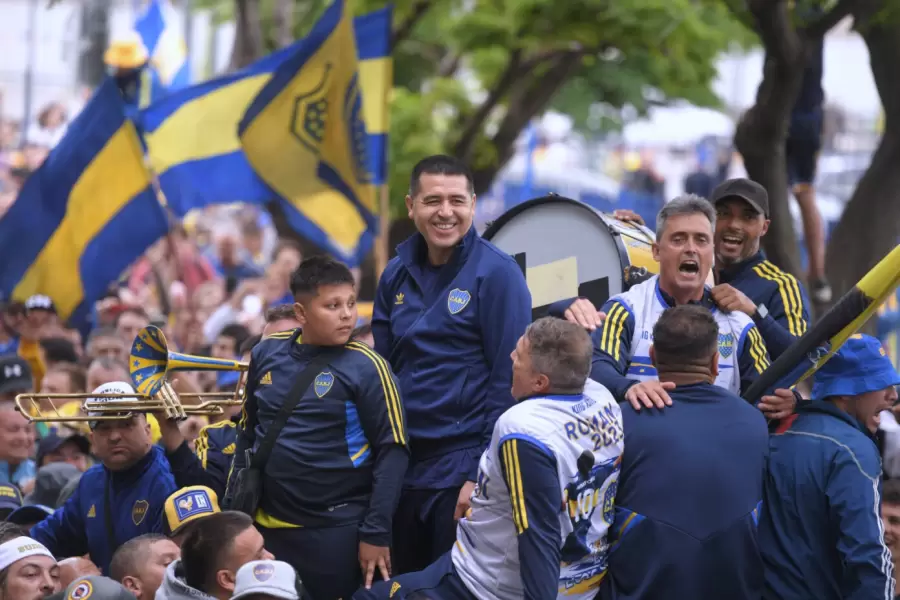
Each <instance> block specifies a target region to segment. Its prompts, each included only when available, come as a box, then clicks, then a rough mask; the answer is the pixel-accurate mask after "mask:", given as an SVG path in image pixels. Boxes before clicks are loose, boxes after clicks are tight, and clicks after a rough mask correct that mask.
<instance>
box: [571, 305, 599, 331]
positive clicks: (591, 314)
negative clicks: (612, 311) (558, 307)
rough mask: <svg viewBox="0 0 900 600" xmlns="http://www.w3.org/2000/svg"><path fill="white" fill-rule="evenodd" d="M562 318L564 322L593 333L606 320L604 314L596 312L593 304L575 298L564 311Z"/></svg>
mask: <svg viewBox="0 0 900 600" xmlns="http://www.w3.org/2000/svg"><path fill="white" fill-rule="evenodd" d="M564 316H565V317H566V321H571V322H572V323H575V324H576V325H581V326H582V327H584V328H585V329H587V330H588V331H594V330H595V329H597V328H598V327H600V326H601V325H603V320H604V319H606V313H604V312H600V311H599V310H597V308H596V307H595V306H594V303H593V302H591V301H590V300H588V299H587V298H576V299H575V302H573V303H572V304H570V305H569V308H567V309H566V312H565V313H564Z"/></svg>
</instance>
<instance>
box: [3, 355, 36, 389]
mask: <svg viewBox="0 0 900 600" xmlns="http://www.w3.org/2000/svg"><path fill="white" fill-rule="evenodd" d="M32 389H34V381H33V380H32V378H31V367H30V366H29V365H28V362H27V361H26V360H25V359H24V358H21V357H19V356H16V355H8V356H0V394H14V393H22V392H28V391H31V390H32Z"/></svg>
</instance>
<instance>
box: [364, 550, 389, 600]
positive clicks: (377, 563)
mask: <svg viewBox="0 0 900 600" xmlns="http://www.w3.org/2000/svg"><path fill="white" fill-rule="evenodd" d="M375 567H378V570H379V571H380V572H381V578H382V579H384V580H385V581H387V580H388V579H390V578H391V549H390V548H388V547H386V546H373V545H372V544H367V543H365V542H360V543H359V568H360V569H361V570H362V574H363V579H364V580H365V585H366V589H367V590H370V589H372V579H373V578H374V576H375Z"/></svg>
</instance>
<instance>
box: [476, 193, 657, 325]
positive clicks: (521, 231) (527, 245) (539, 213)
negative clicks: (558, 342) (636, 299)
mask: <svg viewBox="0 0 900 600" xmlns="http://www.w3.org/2000/svg"><path fill="white" fill-rule="evenodd" d="M482 237H484V238H485V239H487V240H489V241H490V242H491V243H493V244H494V245H496V246H497V247H498V248H500V249H501V250H503V251H504V252H506V253H508V254H509V255H511V256H512V257H513V258H515V260H516V262H517V263H518V264H519V266H520V267H521V268H522V270H523V271H524V273H525V278H526V280H527V282H528V289H529V290H530V291H531V298H532V308H533V311H534V317H535V318H538V317H540V316H543V315H544V314H546V312H547V308H548V306H549V305H550V304H552V303H553V302H556V301H558V300H563V299H566V298H573V297H576V296H580V297H585V298H587V299H589V300H591V301H592V302H593V303H594V305H595V306H596V307H597V308H599V307H600V306H602V305H603V303H604V302H606V300H608V299H609V298H610V297H611V296H614V295H616V294H619V293H622V292H623V291H626V290H627V289H628V288H629V287H630V286H631V285H634V284H635V283H638V282H640V281H643V280H644V279H646V278H647V277H650V276H652V275H654V274H656V273H657V272H658V271H659V265H658V263H657V262H656V261H654V260H653V255H652V251H651V246H652V243H653V239H654V234H653V232H652V231H650V230H649V229H647V228H646V227H644V226H641V225H636V224H634V223H624V222H621V221H618V220H616V219H614V218H613V217H611V216H607V215H604V214H602V213H600V212H598V211H596V210H594V209H593V208H592V207H590V206H588V205H587V204H584V203H582V202H579V201H577V200H572V199H570V198H564V197H562V196H555V195H550V196H544V197H541V198H535V199H534V200H528V201H526V202H523V203H522V204H519V205H517V206H515V207H513V208H511V209H510V210H508V211H507V212H505V213H504V214H502V215H501V216H500V217H498V218H497V220H495V221H494V222H492V223H490V224H489V225H488V227H487V229H486V230H485V232H484V233H483V234H482Z"/></svg>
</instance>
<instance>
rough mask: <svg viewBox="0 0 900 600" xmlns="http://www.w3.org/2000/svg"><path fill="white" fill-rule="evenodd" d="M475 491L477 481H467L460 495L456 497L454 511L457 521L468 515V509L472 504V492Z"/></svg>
mask: <svg viewBox="0 0 900 600" xmlns="http://www.w3.org/2000/svg"><path fill="white" fill-rule="evenodd" d="M473 491H475V482H474V481H467V482H465V483H464V484H463V486H462V488H461V489H460V490H459V497H458V498H457V499H456V510H454V511H453V518H454V519H455V520H457V521H459V520H460V519H462V518H463V517H464V516H466V511H467V510H469V507H470V506H472V492H473Z"/></svg>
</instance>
